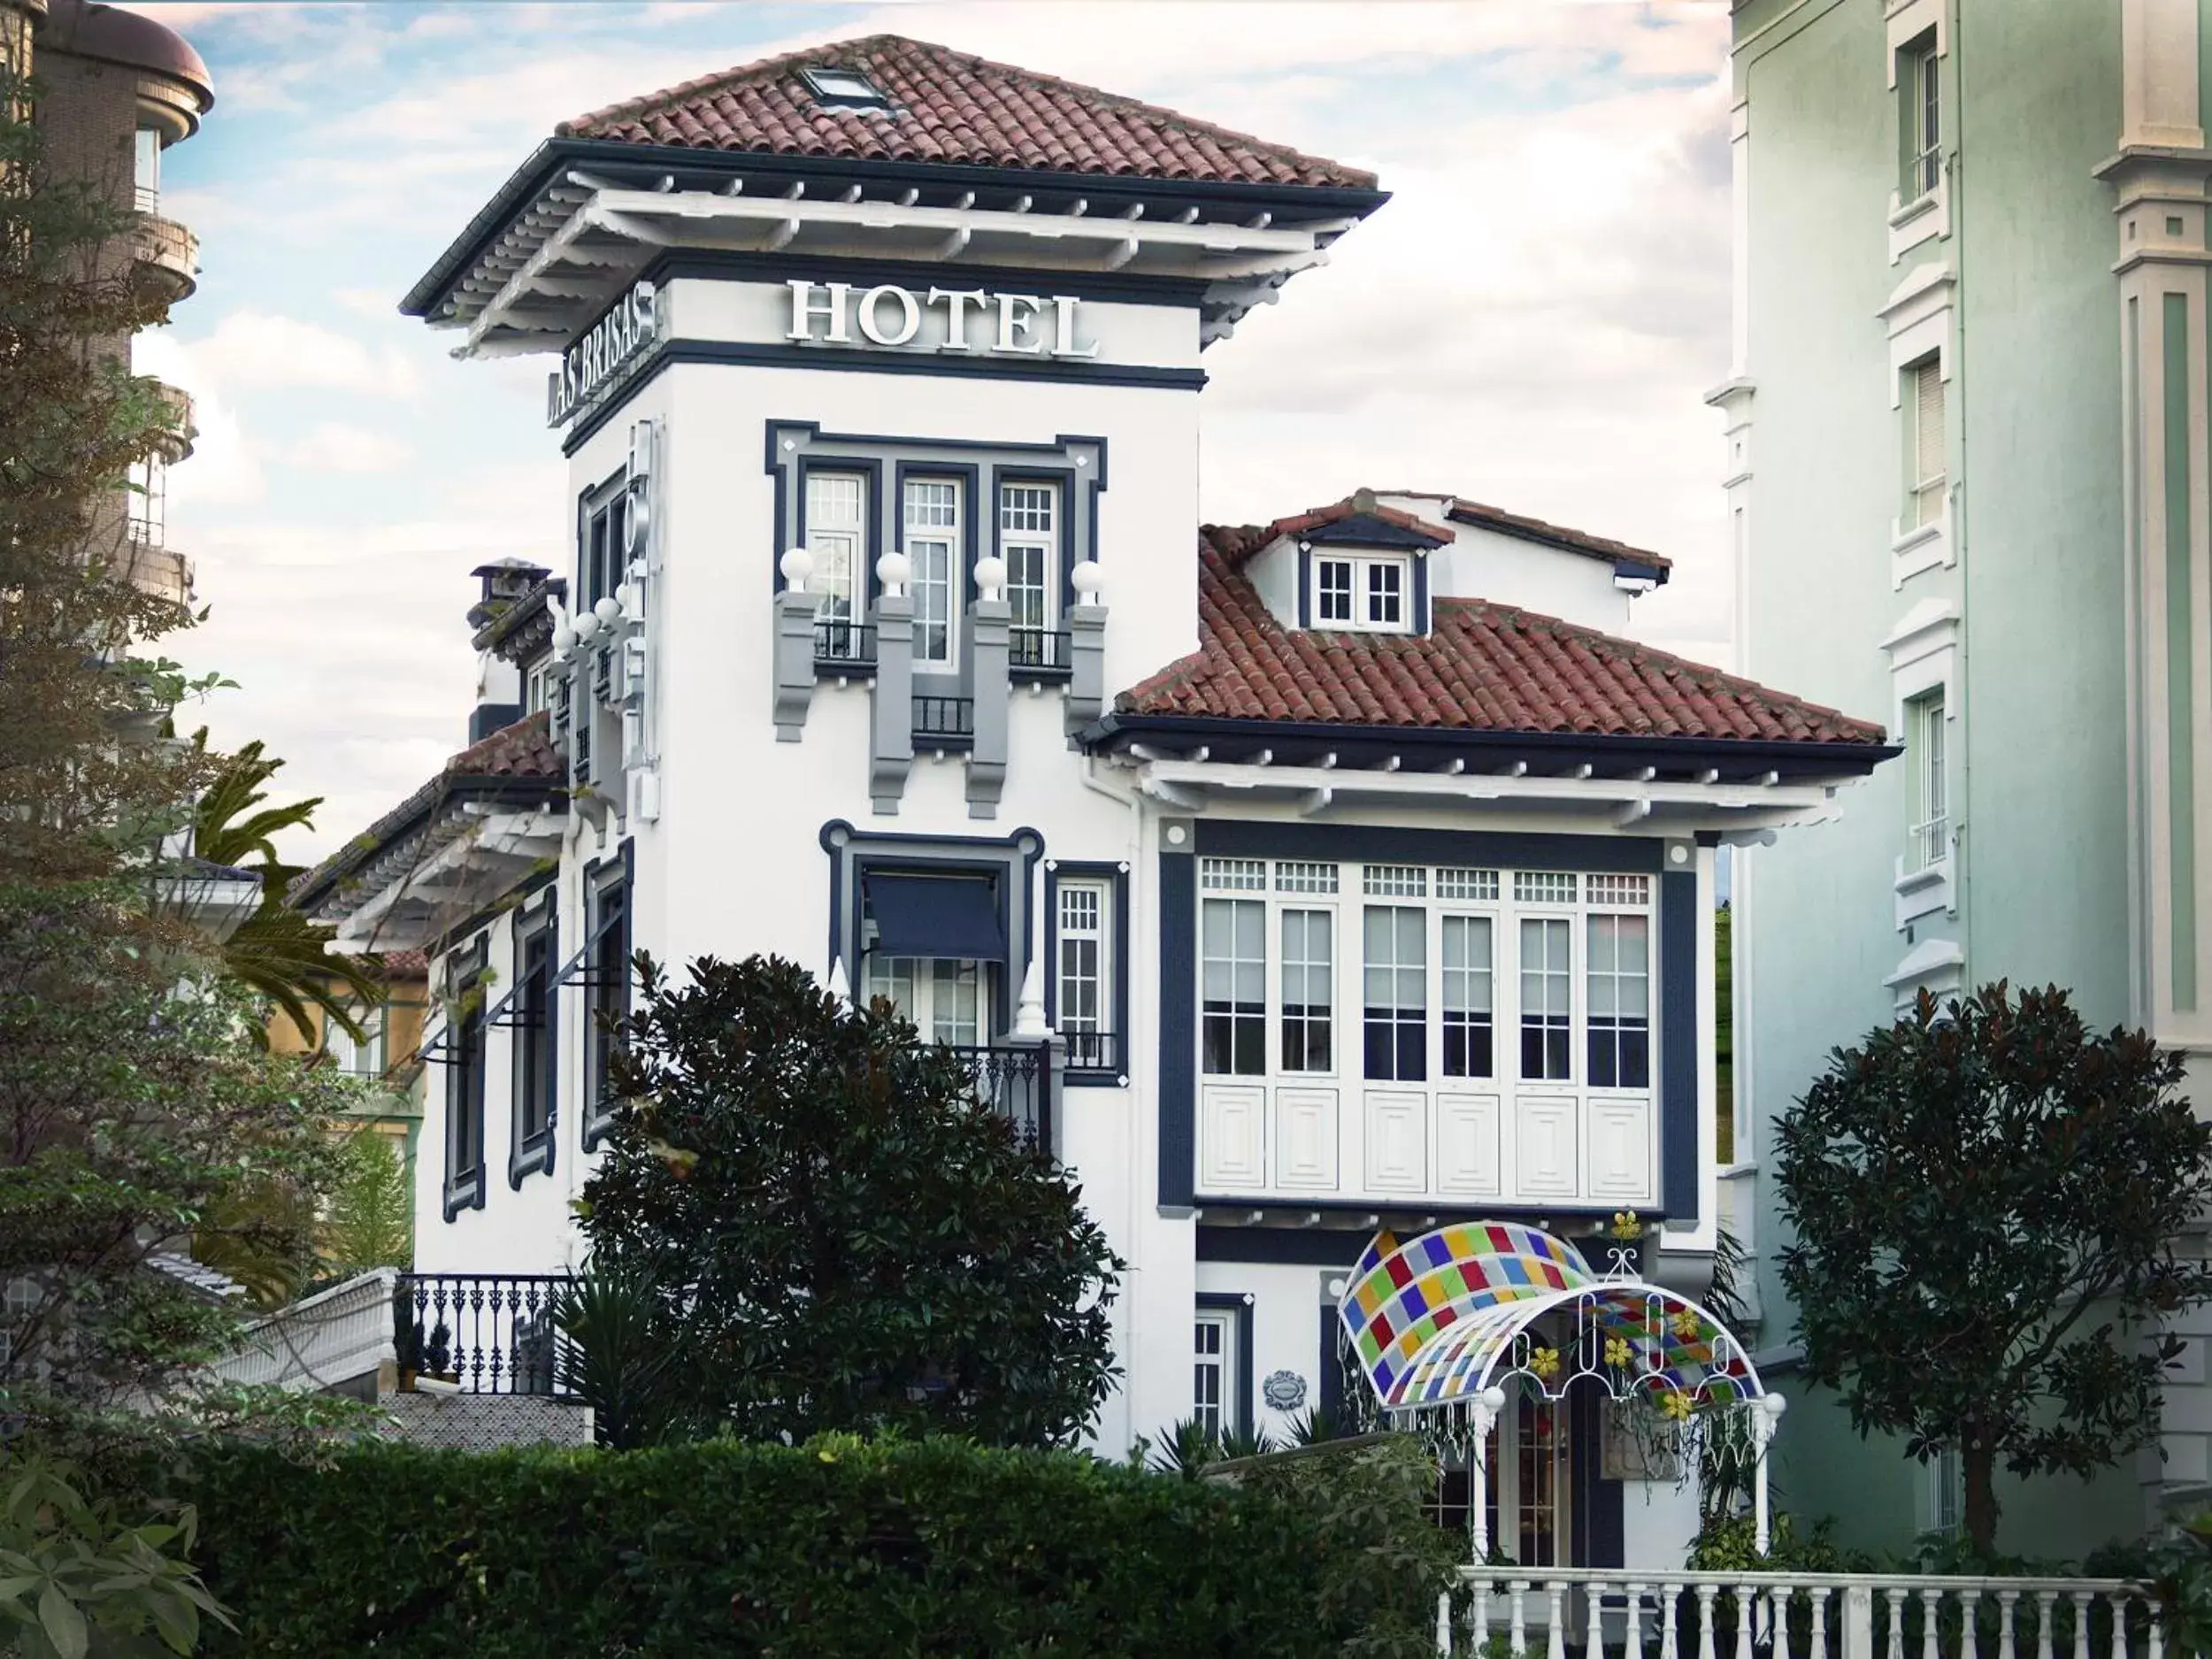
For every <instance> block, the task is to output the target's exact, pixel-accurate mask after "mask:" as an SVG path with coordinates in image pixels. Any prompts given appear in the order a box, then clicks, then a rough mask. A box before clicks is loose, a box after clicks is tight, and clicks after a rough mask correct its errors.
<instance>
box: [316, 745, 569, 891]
mask: <svg viewBox="0 0 2212 1659" xmlns="http://www.w3.org/2000/svg"><path fill="white" fill-rule="evenodd" d="M509 779H511V780H514V783H515V784H516V785H518V786H525V787H526V786H529V785H533V784H535V785H538V786H540V787H541V789H542V790H543V792H544V793H545V794H547V795H553V794H556V793H557V791H558V790H559V789H560V788H561V787H565V784H566V782H567V780H568V766H567V763H565V761H564V760H562V758H561V756H560V752H559V751H558V750H557V749H555V748H554V747H553V734H552V726H551V716H549V714H548V713H547V712H546V711H545V710H542V709H541V710H538V711H537V712H536V713H535V714H526V715H525V716H523V718H521V719H519V720H517V721H516V722H515V723H514V724H513V725H511V726H501V727H500V728H499V730H497V731H496V732H494V733H491V734H490V735H488V736H487V737H485V738H482V739H481V740H480V741H477V742H474V743H472V744H470V745H469V746H468V747H467V748H466V749H463V750H462V751H461V752H460V753H459V754H457V755H456V756H454V757H453V758H452V759H450V760H449V761H448V762H446V764H444V765H443V766H442V767H440V768H439V769H438V774H437V776H436V777H434V778H433V779H431V780H430V781H429V782H427V783H426V784H424V785H423V786H422V787H421V788H419V789H418V790H416V791H415V792H414V793H413V794H412V795H409V796H408V797H407V798H406V799H405V800H404V801H402V802H401V803H399V804H398V805H397V806H396V807H394V808H393V809H392V810H390V811H388V812H387V813H386V814H385V815H384V816H383V817H382V818H379V819H377V821H376V822H375V823H373V824H372V825H371V826H369V827H368V829H367V830H366V831H365V832H364V833H361V834H359V835H357V836H356V837H354V839H353V840H351V841H348V842H347V843H346V844H345V845H344V846H343V847H342V848H340V849H338V850H337V851H336V852H334V853H333V854H332V855H331V856H329V857H327V858H326V859H324V860H323V861H322V863H320V864H317V865H316V866H315V867H314V868H313V869H312V870H311V871H309V872H307V873H306V874H305V875H303V876H302V877H300V878H299V879H297V880H296V881H294V882H293V883H292V885H291V887H289V889H288V891H287V892H286V894H285V902H286V903H288V904H289V905H290V906H291V907H292V908H293V909H295V910H300V911H303V912H304V913H305V914H307V915H313V914H314V913H315V910H316V908H317V907H318V906H319V904H321V903H322V902H323V901H324V900H325V899H326V898H328V897H329V896H330V895H331V892H332V889H333V888H334V887H336V886H337V884H338V882H339V881H340V880H341V879H343V878H345V877H347V876H349V875H350V874H351V873H352V872H355V871H357V870H358V869H360V868H361V867H362V866H363V865H364V864H367V863H368V862H369V861H370V860H371V859H373V858H374V857H375V856H377V855H378V854H379V853H381V852H383V851H384V850H386V849H388V848H390V847H392V846H394V845H396V844H397V843H399V842H401V841H404V840H405V839H406V838H407V837H408V836H410V835H411V834H414V833H417V832H419V831H420V830H421V829H422V828H423V826H425V825H426V824H428V823H429V822H431V820H433V819H434V818H436V817H437V816H438V815H439V814H440V813H441V812H442V811H445V810H449V809H450V808H452V807H453V806H454V805H455V804H456V803H457V802H458V801H460V800H462V799H465V798H467V797H468V796H470V795H483V794H485V793H487V792H490V793H492V794H494V795H505V794H506V793H508V792H507V791H505V790H503V789H502V788H500V787H499V786H500V785H501V783H502V781H503V780H509Z"/></svg>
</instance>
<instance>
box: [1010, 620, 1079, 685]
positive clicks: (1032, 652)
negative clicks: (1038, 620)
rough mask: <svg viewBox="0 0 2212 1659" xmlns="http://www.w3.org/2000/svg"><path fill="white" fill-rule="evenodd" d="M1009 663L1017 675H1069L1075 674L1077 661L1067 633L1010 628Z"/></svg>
mask: <svg viewBox="0 0 2212 1659" xmlns="http://www.w3.org/2000/svg"><path fill="white" fill-rule="evenodd" d="M1006 661H1007V665H1008V666H1009V667H1010V668H1011V669H1013V670H1014V672H1017V673H1025V674H1065V673H1071V672H1073V670H1074V661H1075V659H1074V657H1073V656H1072V655H1071V648H1070V647H1069V644H1068V635H1067V634H1066V633H1065V632H1064V630H1056V629H1053V628H1010V629H1009V630H1007V635H1006Z"/></svg>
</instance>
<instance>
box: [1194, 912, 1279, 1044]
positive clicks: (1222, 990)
mask: <svg viewBox="0 0 2212 1659" xmlns="http://www.w3.org/2000/svg"><path fill="white" fill-rule="evenodd" d="M1266 939H1267V906H1266V904H1265V902H1263V901H1261V900H1258V899H1208V900H1206V901H1205V902H1204V904H1203V906H1202V912H1201V920H1200V933H1199V940H1200V945H1199V949H1200V1021H1199V1025H1200V1030H1199V1049H1200V1056H1199V1059H1200V1065H1201V1067H1202V1069H1203V1070H1204V1071H1207V1072H1208V1073H1210V1074H1211V1075H1213V1076H1217V1077H1257V1076H1259V1075H1261V1074H1262V1073H1263V1072H1264V1071H1266V1070H1267V959H1266Z"/></svg>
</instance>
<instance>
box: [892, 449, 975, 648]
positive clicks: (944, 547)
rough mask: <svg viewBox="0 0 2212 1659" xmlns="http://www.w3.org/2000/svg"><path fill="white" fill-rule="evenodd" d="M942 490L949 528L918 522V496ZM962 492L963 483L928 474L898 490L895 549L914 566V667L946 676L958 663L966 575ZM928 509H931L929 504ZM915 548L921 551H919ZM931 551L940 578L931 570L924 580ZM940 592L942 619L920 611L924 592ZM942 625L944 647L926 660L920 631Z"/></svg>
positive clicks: (911, 590)
mask: <svg viewBox="0 0 2212 1659" xmlns="http://www.w3.org/2000/svg"><path fill="white" fill-rule="evenodd" d="M940 489H941V490H945V491H948V492H949V500H950V502H951V512H952V522H951V523H949V524H938V523H919V524H918V523H917V522H916V511H917V508H918V505H919V504H920V503H919V501H918V495H917V492H919V491H924V490H940ZM962 493H963V484H962V480H959V479H957V478H939V477H934V476H930V475H917V476H915V477H912V478H909V479H906V480H903V481H902V483H901V485H900V488H899V547H900V549H901V550H902V552H904V553H905V555H906V557H907V559H908V561H909V563H910V565H912V566H913V568H912V571H911V572H910V580H909V582H908V584H907V590H908V592H909V593H910V594H911V595H913V600H914V666H915V667H916V668H918V669H925V670H927V669H934V670H937V671H939V672H946V673H949V672H954V671H955V670H956V669H957V668H958V667H959V665H960V614H961V611H962V609H963V606H962V604H961V600H962V598H963V597H964V592H965V589H966V587H967V572H966V570H965V569H964V566H963V563H962V549H963V548H964V546H965V545H966V541H965V538H964V535H963V534H962V533H963V531H964V528H965V523H966V521H965V518H964V513H965V512H966V511H967V503H965V502H964V501H963V500H962V499H961V497H962ZM932 506H933V507H934V503H932ZM917 549H924V550H923V551H921V552H918V551H917ZM930 549H941V556H942V558H943V562H944V563H943V572H942V574H941V575H939V574H937V573H935V572H933V573H931V574H929V575H926V576H925V575H924V573H923V572H924V568H925V565H924V561H925V559H929V560H932V561H933V560H934V559H935V558H936V557H938V556H939V555H938V553H937V552H935V551H931V550H930ZM925 588H941V589H942V592H943V601H944V615H943V617H942V618H938V617H936V616H935V615H934V614H925V612H924V611H923V608H922V603H923V590H924V589H925ZM940 622H941V623H942V626H943V628H944V649H943V651H942V653H941V654H938V653H932V654H930V655H928V656H924V655H923V653H922V639H923V632H922V631H923V629H924V628H925V627H935V626H938V625H939V623H940Z"/></svg>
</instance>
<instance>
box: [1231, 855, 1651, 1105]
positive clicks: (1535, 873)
mask: <svg viewBox="0 0 2212 1659" xmlns="http://www.w3.org/2000/svg"><path fill="white" fill-rule="evenodd" d="M1199 882H1200V887H1201V892H1200V895H1199V918H1198V929H1199V935H1200V939H1199V957H1200V979H1201V984H1200V987H1199V1000H1200V1008H1199V1020H1200V1036H1201V1042H1200V1048H1201V1070H1202V1072H1203V1073H1204V1074H1205V1075H1207V1076H1209V1077H1213V1078H1231V1077H1233V1078H1240V1079H1243V1078H1260V1077H1274V1078H1279V1079H1284V1080H1286V1081H1287V1080H1294V1079H1309V1078H1311V1077H1314V1076H1317V1075H1325V1076H1351V1077H1356V1078H1359V1079H1362V1080H1363V1081H1366V1082H1369V1083H1372V1084H1391V1085H1401V1084H1402V1085H1410V1086H1423V1085H1450V1084H1455V1083H1456V1082H1458V1080H1460V1079H1479V1080H1483V1081H1486V1082H1492V1083H1496V1084H1500V1085H1505V1086H1510V1085H1512V1084H1516V1083H1518V1084H1533V1085H1542V1086H1544V1087H1543V1089H1542V1091H1541V1092H1543V1093H1544V1094H1559V1093H1563V1092H1575V1093H1601V1094H1607V1095H1610V1096H1623V1095H1633V1094H1641V1095H1646V1096H1648V1095H1649V1094H1651V1092H1652V1091H1653V1089H1654V1087H1655V1066H1656V1064H1657V1062H1656V1056H1655V1049H1656V1046H1657V1031H1658V1013H1659V1010H1658V1007H1657V1003H1658V987H1657V984H1656V979H1655V961H1656V957H1655V950H1656V945H1655V936H1656V933H1657V931H1658V916H1657V896H1658V889H1657V883H1656V882H1655V880H1654V879H1653V878H1652V877H1651V876H1650V875H1648V874H1646V873H1643V872H1588V873H1584V872H1575V871H1557V870H1486V869H1467V868H1461V867H1457V866H1430V865H1423V864H1353V863H1345V864H1316V863H1313V862H1311V861H1308V860H1296V859H1282V860H1267V859H1260V858H1224V857H1214V856H1208V857H1204V858H1202V860H1201V861H1200V873H1199ZM1332 888H1333V889H1334V891H1332V890H1331V889H1332ZM1340 894H1356V895H1359V899H1358V900H1357V901H1356V902H1357V903H1358V909H1357V910H1350V909H1348V908H1345V909H1342V910H1340V907H1339V904H1338V902H1337V901H1338V895H1340ZM1339 1010H1343V1016H1342V1018H1339ZM1347 1020H1350V1021H1354V1022H1356V1033H1355V1035H1354V1037H1353V1040H1352V1041H1353V1047H1352V1048H1351V1050H1350V1056H1349V1058H1347V1057H1346V1052H1345V1048H1344V1045H1343V1043H1342V1042H1341V1041H1340V1037H1341V1036H1342V1034H1343V1032H1344V1025H1345V1021H1347Z"/></svg>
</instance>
